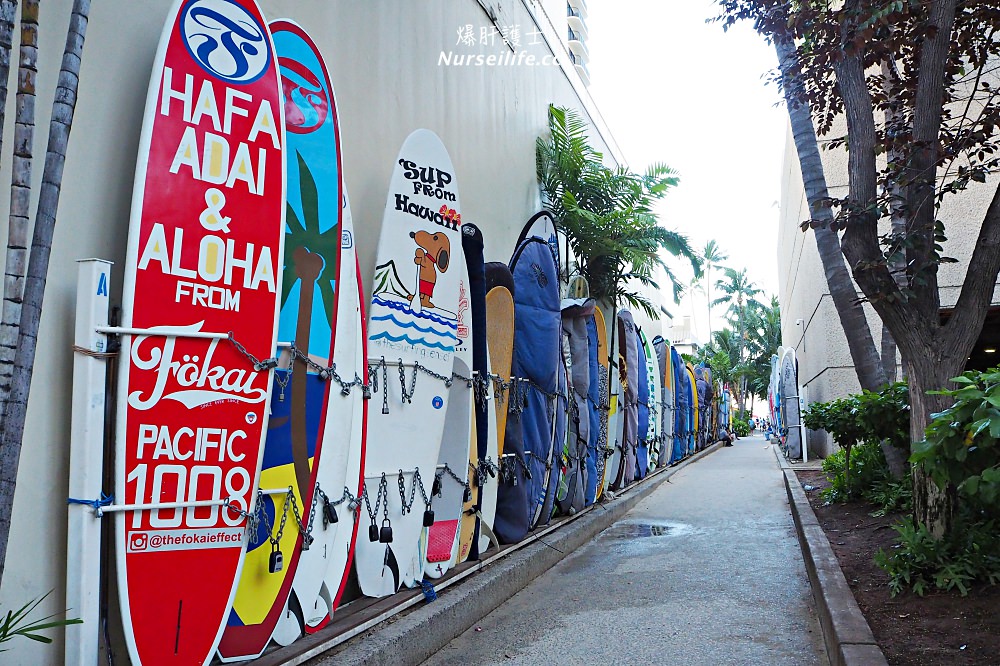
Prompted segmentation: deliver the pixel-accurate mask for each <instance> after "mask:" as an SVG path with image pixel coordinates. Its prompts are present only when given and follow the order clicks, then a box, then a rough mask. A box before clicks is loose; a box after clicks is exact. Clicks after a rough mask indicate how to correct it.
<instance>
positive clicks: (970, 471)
mask: <svg viewBox="0 0 1000 666" xmlns="http://www.w3.org/2000/svg"><path fill="white" fill-rule="evenodd" d="M952 381H953V382H955V383H956V384H959V385H960V386H961V387H960V388H958V389H955V390H950V391H938V392H937V394H938V395H947V396H950V397H953V398H954V399H955V403H954V404H953V405H952V406H951V407H949V408H948V409H946V410H944V411H943V412H940V413H938V414H934V415H932V419H931V422H930V424H929V425H928V426H927V430H926V432H925V435H926V439H925V440H924V441H922V442H918V443H917V444H916V445H915V446H914V449H913V455H912V456H911V457H910V461H911V462H913V463H915V464H917V465H920V466H922V467H923V468H924V469H925V470H926V471H927V473H928V474H930V476H931V478H933V479H934V481H935V482H936V483H937V485H938V486H939V487H940V488H946V487H948V486H949V485H952V486H954V487H956V488H957V489H958V493H959V497H960V499H961V500H962V502H963V503H964V504H966V505H967V506H969V507H970V508H972V509H974V510H978V511H980V512H983V513H984V514H986V516H987V517H989V518H1000V445H998V439H1000V369H997V368H993V369H991V370H988V371H986V372H966V373H965V374H963V375H962V376H960V377H955V378H954V379H952Z"/></svg>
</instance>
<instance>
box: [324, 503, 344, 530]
mask: <svg viewBox="0 0 1000 666" xmlns="http://www.w3.org/2000/svg"><path fill="white" fill-rule="evenodd" d="M339 520H340V518H338V517H337V509H336V507H334V506H333V504H332V503H331V502H330V500H328V499H325V500H323V527H326V526H327V525H329V524H330V523H336V522H337V521H339Z"/></svg>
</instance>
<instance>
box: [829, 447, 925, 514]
mask: <svg viewBox="0 0 1000 666" xmlns="http://www.w3.org/2000/svg"><path fill="white" fill-rule="evenodd" d="M823 472H824V474H826V478H827V479H828V480H829V481H830V487H829V488H826V489H825V490H823V493H822V494H823V499H824V500H825V501H826V502H829V503H836V502H847V501H849V500H852V499H863V500H865V501H867V502H870V503H872V504H874V505H875V506H876V507H878V508H877V510H876V511H875V512H874V513H873V514H872V515H883V516H884V515H886V514H887V513H889V512H891V511H895V510H904V509H908V508H909V506H910V501H911V500H912V497H913V491H912V486H911V483H910V479H909V478H905V479H902V480H900V481H894V480H893V479H892V476H891V475H890V473H889V465H888V464H887V463H886V461H885V455H884V454H883V453H882V447H881V446H879V445H878V444H876V443H874V442H865V443H863V444H858V445H856V446H855V447H853V455H852V456H851V474H850V476H848V474H847V451H846V449H841V450H840V451H837V452H835V453H833V454H832V455H830V456H828V457H827V458H826V460H824V461H823Z"/></svg>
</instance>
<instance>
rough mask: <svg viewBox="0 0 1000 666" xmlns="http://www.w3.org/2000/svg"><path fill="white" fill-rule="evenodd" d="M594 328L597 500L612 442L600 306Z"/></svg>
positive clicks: (604, 328) (605, 340)
mask: <svg viewBox="0 0 1000 666" xmlns="http://www.w3.org/2000/svg"><path fill="white" fill-rule="evenodd" d="M594 328H595V329H596V333H597V345H596V347H597V349H596V351H597V363H598V365H599V368H598V371H599V373H600V374H599V376H598V382H599V388H598V391H599V396H600V397H599V398H598V414H599V425H598V436H597V452H596V453H597V459H596V461H595V465H596V467H597V470H596V473H597V483H596V485H595V487H594V493H595V497H594V500H595V501H599V500H600V499H601V497H603V495H604V489H605V488H606V487H607V481H606V477H607V471H608V458H609V455H610V452H611V450H613V444H614V442H612V441H609V439H610V438H609V435H610V433H611V430H612V427H611V413H610V412H611V407H610V404H609V403H610V402H611V376H610V375H609V374H608V370H609V368H610V360H609V357H608V326H607V322H606V321H605V320H604V312H603V311H602V310H601V308H599V307H598V308H594Z"/></svg>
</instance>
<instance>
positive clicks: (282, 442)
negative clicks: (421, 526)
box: [218, 21, 349, 662]
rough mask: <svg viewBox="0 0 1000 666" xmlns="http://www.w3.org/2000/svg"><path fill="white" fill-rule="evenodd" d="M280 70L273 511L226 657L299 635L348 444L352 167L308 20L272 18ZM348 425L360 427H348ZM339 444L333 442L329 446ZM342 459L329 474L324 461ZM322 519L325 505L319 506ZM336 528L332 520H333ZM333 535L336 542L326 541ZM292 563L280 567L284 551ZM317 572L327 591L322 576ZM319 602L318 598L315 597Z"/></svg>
mask: <svg viewBox="0 0 1000 666" xmlns="http://www.w3.org/2000/svg"><path fill="white" fill-rule="evenodd" d="M271 33H272V36H273V39H274V44H275V52H276V54H277V61H278V65H279V69H280V72H281V83H282V92H283V98H284V99H283V102H284V118H285V130H286V137H287V139H286V148H287V150H288V153H289V156H290V158H289V160H288V163H287V165H286V178H287V180H288V183H289V187H288V190H287V192H286V201H287V218H286V232H285V245H284V259H283V261H282V281H281V284H282V288H281V306H280V310H279V316H278V343H279V345H281V344H290V345H292V347H290V348H287V349H285V348H282V349H280V350H279V349H277V348H276V349H275V351H274V355H275V356H277V357H278V359H279V365H278V367H277V368H276V369H275V372H274V375H275V376H274V384H273V387H272V394H273V395H274V396H276V397H272V399H271V419H270V422H269V424H268V431H267V437H266V439H265V442H264V461H263V465H262V468H261V473H260V484H261V488H262V489H265V490H271V489H273V490H282V489H286V490H285V492H281V493H280V494H278V493H274V492H265V493H263V495H262V496H261V497H260V499H259V500H258V501H261V502H263V507H262V510H263V511H264V512H265V513H266V515H267V516H268V520H265V521H262V522H261V524H260V525H258V529H257V532H256V534H252V535H251V537H250V544H249V545H248V546H247V553H246V562H245V563H244V566H243V571H242V573H241V576H240V582H239V585H238V587H237V590H236V597H235V598H234V600H233V609H232V612H231V613H230V615H229V619H228V621H227V626H226V630H225V632H224V633H223V635H222V640H221V642H220V643H219V648H218V652H219V657H220V659H221V660H222V661H223V662H230V661H243V660H246V659H253V658H256V657H258V656H260V655H261V654H263V652H264V649H265V648H266V647H267V644H268V642H269V641H270V639H271V637H272V635H274V634H275V632H276V631H278V630H279V629H278V627H279V625H281V629H280V632H281V638H280V640H279V642H280V643H283V644H288V643H290V642H291V641H292V640H294V639H295V638H296V637H297V636H298V633H299V631H300V630H301V625H300V624H299V622H298V621H297V619H296V618H294V617H292V614H291V613H289V612H288V611H287V610H286V602H287V600H288V595H289V594H290V593H291V589H292V582H293V581H294V579H295V575H296V571H297V568H298V562H299V557H300V555H301V553H302V549H303V548H304V547H306V546H305V544H304V542H303V540H304V539H307V538H308V539H311V538H312V537H311V536H310V535H311V532H312V528H313V527H314V524H313V519H314V518H315V517H316V513H315V511H314V510H313V507H314V499H318V495H317V493H316V491H317V488H319V489H320V490H321V491H322V490H323V488H327V489H329V490H330V492H334V490H333V489H334V488H338V489H339V488H341V487H342V486H343V484H344V480H345V476H346V462H347V446H346V445H347V444H348V443H349V442H348V440H347V438H346V437H345V436H344V434H343V433H342V432H341V431H340V429H339V428H340V424H339V423H335V422H331V421H330V420H329V419H330V417H331V416H332V414H331V410H330V400H331V398H336V399H338V400H339V399H340V398H341V397H342V396H340V395H339V391H338V392H337V393H336V394H334V395H331V393H332V392H331V390H330V389H331V386H330V381H329V380H327V379H326V378H325V372H324V369H325V368H328V367H330V364H331V363H332V362H333V353H334V344H335V337H334V331H335V328H336V316H337V299H338V291H339V289H338V286H339V284H340V283H339V280H338V278H339V264H340V255H341V228H340V221H341V219H340V218H341V210H342V204H341V202H342V195H341V167H340V154H339V150H338V148H339V145H338V144H339V138H338V134H337V127H336V110H335V109H334V108H333V106H332V98H333V95H332V90H331V87H330V82H329V77H328V76H327V74H326V67H325V65H324V64H323V59H322V56H321V55H320V54H319V52H318V50H317V48H316V46H315V44H313V42H312V40H311V39H310V38H309V36H308V35H307V34H306V33H305V31H304V30H302V28H300V27H299V26H298V25H296V24H295V23H293V22H291V21H276V22H275V23H273V24H271ZM348 432H349V431H348ZM328 449H329V450H328ZM327 454H329V455H330V456H331V457H332V458H333V461H332V463H333V464H331V465H329V466H327V467H326V468H325V470H326V477H325V478H323V479H322V480H321V479H320V478H319V477H318V474H317V473H318V471H319V467H318V465H319V461H320V460H321V459H322V457H324V456H326V455H327ZM320 520H322V515H321V516H320ZM330 529H334V530H335V529H336V527H335V526H332V527H331V526H328V527H327V530H330ZM323 545H326V544H323ZM276 552H277V553H280V555H281V566H277V567H276V566H275V555H274V553H276ZM310 573H313V575H312V576H311V578H312V579H313V581H314V584H315V587H316V591H317V592H318V586H319V585H320V584H321V582H322V576H321V574H320V573H319V572H310ZM310 601H312V600H310Z"/></svg>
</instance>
